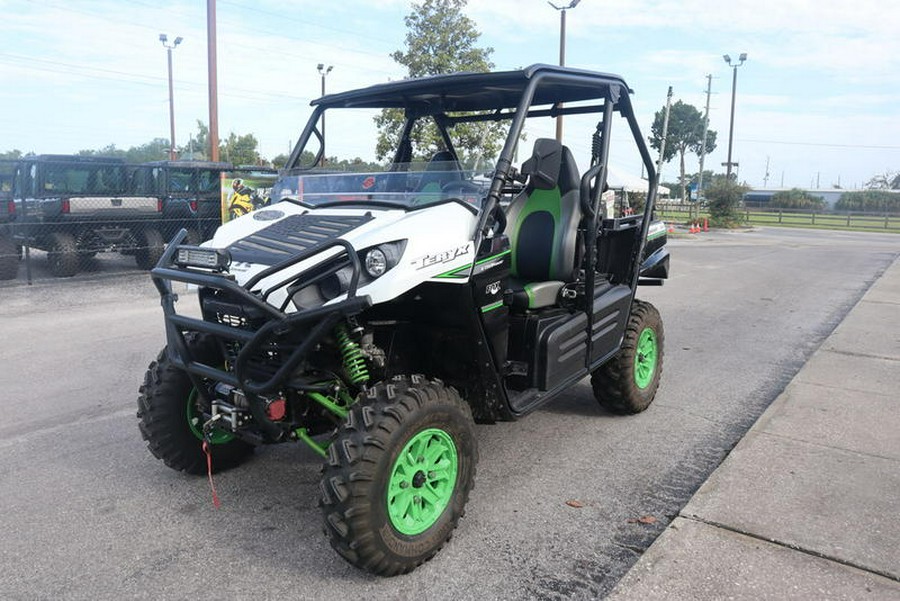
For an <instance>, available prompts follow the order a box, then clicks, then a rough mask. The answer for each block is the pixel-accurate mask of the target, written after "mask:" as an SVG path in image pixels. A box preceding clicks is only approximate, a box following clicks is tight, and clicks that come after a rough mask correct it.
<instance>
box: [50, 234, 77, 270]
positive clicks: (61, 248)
mask: <svg viewBox="0 0 900 601" xmlns="http://www.w3.org/2000/svg"><path fill="white" fill-rule="evenodd" d="M47 263H48V265H49V267H50V273H52V274H53V275H54V276H55V277H58V278H70V277H72V276H73V275H75V274H76V273H78V267H79V263H81V261H80V258H79V256H78V245H77V244H75V237H74V236H72V234H67V233H66V232H54V233H52V234H50V244H49V245H48V247H47Z"/></svg>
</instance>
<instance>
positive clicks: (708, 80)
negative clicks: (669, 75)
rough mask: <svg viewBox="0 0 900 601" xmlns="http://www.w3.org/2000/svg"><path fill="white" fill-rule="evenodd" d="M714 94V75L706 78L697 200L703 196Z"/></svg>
mask: <svg viewBox="0 0 900 601" xmlns="http://www.w3.org/2000/svg"><path fill="white" fill-rule="evenodd" d="M711 93H712V73H710V74H709V75H707V76H706V114H705V115H704V117H703V143H702V144H701V145H700V178H699V179H698V180H697V200H698V201H699V200H700V198H701V197H702V196H703V159H704V158H705V157H706V133H707V132H708V131H709V96H710V94H711Z"/></svg>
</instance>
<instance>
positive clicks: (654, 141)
mask: <svg viewBox="0 0 900 601" xmlns="http://www.w3.org/2000/svg"><path fill="white" fill-rule="evenodd" d="M665 118H666V107H663V108H661V109H660V110H659V111H657V112H656V116H655V117H654V119H653V126H652V127H651V128H650V133H651V136H650V137H649V138H648V140H649V141H650V146H652V147H653V148H655V149H656V151H657V152H659V149H660V146H661V144H662V131H663V123H664V121H665ZM702 148H703V115H702V114H701V113H700V111H698V110H697V108H696V107H694V106H693V105H690V104H685V103H684V102H682V101H680V100H679V101H678V102H676V103H675V104H673V105H672V107H671V110H670V111H669V127H668V129H667V130H666V147H665V152H664V154H663V157H662V160H663V162H664V163H668V162H669V161H671V160H672V159H673V158H675V156H676V155H678V157H679V158H680V162H681V171H680V179H679V182H680V183H681V198H684V197H685V188H686V187H687V182H686V179H685V174H684V155H685V154H687V153H688V152H692V153H694V154H697V155H699V154H700V151H701V149H702ZM715 149H716V132H715V130H712V129H710V130H708V131H707V132H706V154H709V153H710V152H712V151H713V150H715ZM706 181H707V180H706V179H705V176H704V183H706Z"/></svg>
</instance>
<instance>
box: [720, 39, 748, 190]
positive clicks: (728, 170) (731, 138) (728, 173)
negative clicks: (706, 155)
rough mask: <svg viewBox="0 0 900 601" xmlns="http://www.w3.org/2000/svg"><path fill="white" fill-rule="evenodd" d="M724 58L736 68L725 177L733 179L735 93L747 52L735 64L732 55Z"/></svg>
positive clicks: (732, 81)
mask: <svg viewBox="0 0 900 601" xmlns="http://www.w3.org/2000/svg"><path fill="white" fill-rule="evenodd" d="M722 58H724V59H725V63H726V64H728V66H730V67H733V68H734V77H733V78H732V80H731V125H730V126H729V127H728V162H727V163H725V165H726V167H725V169H726V171H725V177H726V178H728V180H729V181H731V168H732V167H733V166H734V165H735V164H736V163H732V162H731V147H732V143H733V142H734V98H735V94H737V70H738V67H740V66H741V65H743V64H744V61H745V60H747V53H746V52H741V55H740V56H739V57H738V60H739V61H740V62H737V63H735V64H732V63H731V57H730V56H728V55H727V54H724V55H722Z"/></svg>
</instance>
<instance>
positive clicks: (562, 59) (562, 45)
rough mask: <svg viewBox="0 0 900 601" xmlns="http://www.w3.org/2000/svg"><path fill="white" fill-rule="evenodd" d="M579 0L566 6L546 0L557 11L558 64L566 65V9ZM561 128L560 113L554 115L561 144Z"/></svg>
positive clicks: (576, 4)
mask: <svg viewBox="0 0 900 601" xmlns="http://www.w3.org/2000/svg"><path fill="white" fill-rule="evenodd" d="M579 2H581V0H572V1H571V2H569V5H568V6H557V5H555V4H553V3H552V2H550V0H547V4H549V5H550V6H552V7H553V8H555V9H556V10H558V11H559V66H560V67H565V66H566V11H567V10H569V9H571V8H575V7H576V6H578V3H579ZM562 106H563V105H562V103H560V104H559V105H557V107H556V108H557V110H560V109H562ZM562 128H563V118H562V115H557V116H556V141H557V142H559V143H560V144H562Z"/></svg>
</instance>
